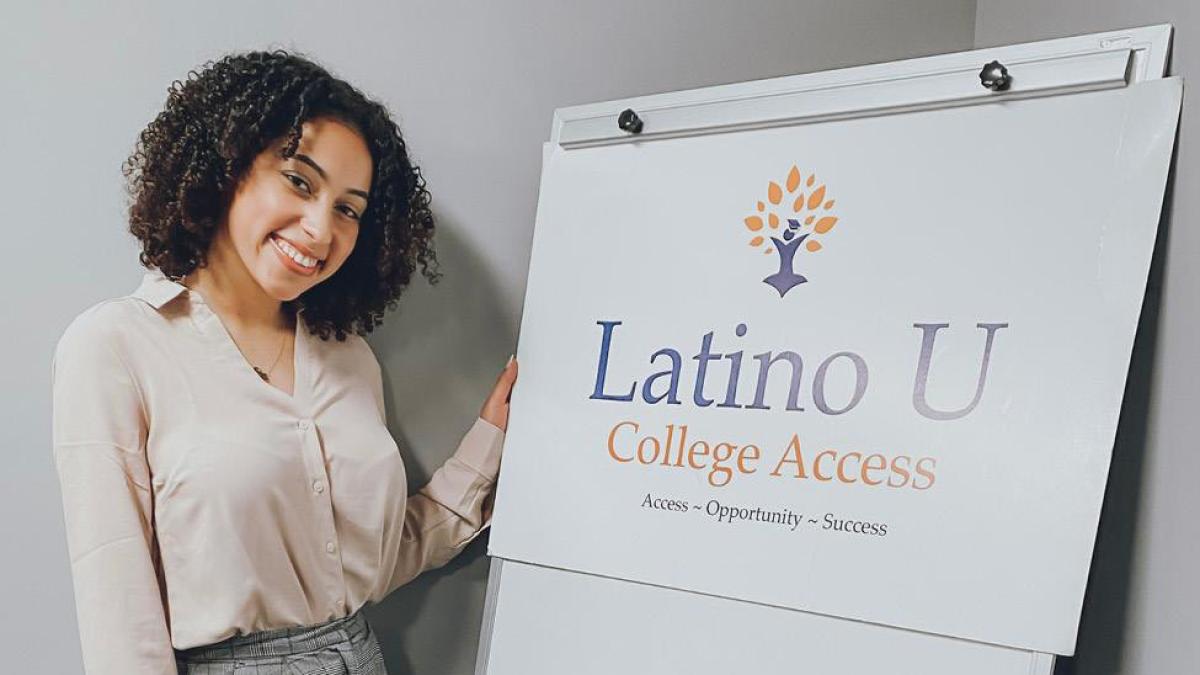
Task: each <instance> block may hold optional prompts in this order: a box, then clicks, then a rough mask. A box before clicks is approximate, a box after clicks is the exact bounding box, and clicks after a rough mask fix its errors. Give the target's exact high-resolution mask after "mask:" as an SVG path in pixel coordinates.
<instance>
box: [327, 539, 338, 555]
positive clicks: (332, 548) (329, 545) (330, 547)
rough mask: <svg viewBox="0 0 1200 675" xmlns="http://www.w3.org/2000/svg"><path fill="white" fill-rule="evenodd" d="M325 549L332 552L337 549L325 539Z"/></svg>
mask: <svg viewBox="0 0 1200 675" xmlns="http://www.w3.org/2000/svg"><path fill="white" fill-rule="evenodd" d="M325 550H326V551H328V552H329V553H333V552H334V551H335V550H337V547H336V546H334V545H333V542H332V541H327V542H325Z"/></svg>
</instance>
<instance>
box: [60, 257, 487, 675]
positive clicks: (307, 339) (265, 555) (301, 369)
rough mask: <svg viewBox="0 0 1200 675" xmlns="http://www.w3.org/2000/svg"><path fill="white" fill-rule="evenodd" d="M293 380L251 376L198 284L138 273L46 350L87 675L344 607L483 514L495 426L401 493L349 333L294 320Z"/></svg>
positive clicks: (431, 558) (397, 462)
mask: <svg viewBox="0 0 1200 675" xmlns="http://www.w3.org/2000/svg"><path fill="white" fill-rule="evenodd" d="M295 345H296V347H295V371H296V378H295V391H294V395H292V396H288V395H287V394H286V393H285V392H283V391H281V390H279V389H277V388H276V387H274V386H272V385H270V384H268V383H266V382H264V381H263V380H262V379H260V378H259V376H258V375H257V374H255V372H254V371H253V370H252V369H251V367H250V365H249V364H248V362H247V361H246V360H245V358H244V357H243V356H242V354H241V352H240V351H238V348H237V345H236V344H235V343H234V342H233V340H232V338H231V337H230V336H229V333H228V332H227V331H226V330H225V327H224V325H223V324H222V323H221V320H220V318H219V317H218V316H217V315H216V313H214V312H213V311H212V310H211V309H210V308H209V307H208V306H207V305H206V304H205V302H204V300H203V298H202V297H201V296H200V294H199V293H197V292H195V291H192V290H189V289H188V288H187V287H186V286H183V285H181V284H178V283H176V282H174V281H171V280H170V279H168V278H166V277H165V276H163V275H162V273H161V272H158V271H152V272H149V273H147V274H146V275H145V277H144V278H143V280H142V283H141V285H140V286H139V287H138V288H137V290H136V291H134V292H133V293H132V294H131V295H127V296H124V297H120V298H114V299H110V300H105V301H103V302H100V303H98V304H96V305H94V306H92V307H90V308H89V309H87V310H85V311H84V312H83V313H81V314H80V315H79V316H78V317H77V318H75V319H74V320H73V321H72V322H71V324H70V325H69V326H68V327H67V329H66V331H65V332H64V334H63V335H62V337H61V338H60V339H59V342H58V344H57V346H56V348H55V353H54V360H53V363H52V366H51V372H52V379H53V443H54V458H55V463H56V466H57V470H58V475H59V480H60V483H61V487H62V496H63V507H64V513H65V520H66V530H67V538H68V549H69V551H70V555H71V569H72V574H73V579H74V586H75V601H76V610H77V617H78V620H79V629H80V637H81V642H82V646H83V657H84V665H85V668H86V670H87V672H88V673H90V674H91V675H141V674H145V675H151V674H152V675H164V674H165V673H174V672H175V660H174V652H173V649H186V648H188V647H193V646H197V645H202V644H210V643H213V642H218V641H220V640H223V639H225V638H227V637H230V636H233V635H235V634H241V633H249V632H253V631H260V630H268V629H273V628H281V627H285V626H304V625H311V624H316V623H320V622H323V621H327V620H329V619H334V618H339V617H343V616H347V615H349V614H351V613H353V612H355V611H357V610H358V609H359V608H360V607H362V606H363V605H365V604H368V603H372V602H376V601H378V600H380V599H382V598H383V597H384V596H386V595H388V594H389V593H390V592H391V591H393V590H394V589H396V588H397V587H398V586H400V585H402V584H404V583H405V582H407V581H409V580H410V579H412V578H413V577H415V576H416V575H417V574H419V573H420V572H422V571H423V570H427V569H430V568H433V567H437V566H439V565H442V564H444V563H445V562H446V561H448V560H449V559H450V558H452V557H453V556H454V555H455V554H456V553H458V552H459V551H460V550H461V549H462V548H463V547H464V546H465V545H466V544H467V542H469V541H471V540H472V539H474V538H475V537H476V536H477V535H478V534H479V533H480V532H481V531H482V530H483V529H484V528H485V527H487V526H488V524H489V523H490V518H491V503H492V499H491V497H492V494H493V485H494V481H495V477H496V475H497V472H498V470H499V465H500V453H501V445H502V443H503V440H504V432H503V431H501V430H500V429H499V428H497V427H496V426H494V425H492V424H491V423H489V422H487V421H486V420H484V419H482V418H476V419H475V421H474V423H473V425H472V426H471V428H470V429H469V430H468V431H467V432H466V435H465V436H464V437H463V439H462V442H461V443H460V444H459V446H458V449H457V450H456V451H455V453H454V455H453V456H452V457H450V458H449V460H447V461H446V463H445V464H444V465H443V466H442V467H441V468H440V469H438V470H437V472H436V473H434V475H433V478H432V479H431V480H430V481H429V484H428V485H426V486H425V487H424V488H422V489H421V490H420V491H419V492H417V493H416V494H413V495H411V496H409V495H408V493H407V487H406V479H405V471H404V464H403V462H402V461H401V458H400V454H399V449H398V448H397V445H396V442H395V440H394V439H393V438H392V436H391V434H390V433H389V432H388V429H387V426H386V414H385V412H384V401H383V386H382V378H381V374H380V368H379V363H378V361H377V360H376V359H375V355H374V354H373V353H372V351H371V348H370V346H369V345H368V344H367V342H366V340H364V339H363V338H362V337H360V336H357V335H351V336H350V337H348V338H347V339H346V341H344V342H338V341H337V340H336V339H330V340H329V341H324V340H321V339H320V338H318V337H316V336H313V335H311V334H309V332H308V330H307V329H306V328H304V322H303V312H301V313H300V315H299V318H298V319H297V321H296V342H295Z"/></svg>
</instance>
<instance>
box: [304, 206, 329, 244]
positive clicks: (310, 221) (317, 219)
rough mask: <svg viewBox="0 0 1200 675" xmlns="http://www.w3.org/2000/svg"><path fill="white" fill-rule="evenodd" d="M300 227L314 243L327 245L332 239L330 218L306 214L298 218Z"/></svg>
mask: <svg viewBox="0 0 1200 675" xmlns="http://www.w3.org/2000/svg"><path fill="white" fill-rule="evenodd" d="M300 227H301V229H303V230H304V231H305V232H306V233H307V234H308V236H309V237H310V238H311V239H312V241H313V243H314V244H317V245H320V246H327V245H329V242H330V241H332V239H333V222H332V218H329V217H326V216H322V215H313V214H306V215H304V216H302V217H301V218H300Z"/></svg>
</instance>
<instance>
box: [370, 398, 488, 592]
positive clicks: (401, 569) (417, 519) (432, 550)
mask: <svg viewBox="0 0 1200 675" xmlns="http://www.w3.org/2000/svg"><path fill="white" fill-rule="evenodd" d="M503 444H504V432H503V431H502V430H501V429H500V428H498V427H496V426H495V425H493V424H492V423H490V422H488V421H487V420H485V419H483V418H482V417H477V418H475V423H474V424H473V425H472V426H471V428H470V430H468V431H467V433H466V435H465V436H464V437H463V439H462V442H461V443H459V446H458V449H457V450H456V451H455V452H454V454H453V455H452V456H451V457H450V459H448V460H446V463H445V464H443V465H442V466H441V467H440V468H439V469H438V470H437V471H435V472H434V474H433V477H432V478H431V479H430V480H429V483H427V484H426V485H425V487H423V488H421V490H420V491H419V492H417V493H416V494H414V495H412V496H410V497H409V498H408V503H407V507H406V510H405V514H404V531H403V534H402V536H401V540H400V551H399V556H398V558H397V563H396V567H395V569H394V571H393V572H392V578H391V580H390V582H389V583H388V592H389V593H390V592H391V591H392V590H395V589H396V588H398V587H400V586H401V585H403V584H405V583H407V582H408V581H410V580H412V579H413V578H414V577H416V576H417V575H418V574H420V573H421V572H424V571H426V570H430V569H434V568H436V567H441V566H442V565H444V564H446V563H447V562H449V561H450V559H451V558H453V557H454V556H456V555H458V553H459V552H460V551H462V549H463V548H464V547H465V546H466V545H467V544H468V543H470V542H471V541H472V540H473V539H475V538H476V537H478V536H479V534H480V533H481V532H483V530H484V529H486V528H487V526H488V525H490V524H491V521H492V502H493V498H494V496H495V482H496V475H497V474H498V473H499V471H500V455H501V449H502V447H503Z"/></svg>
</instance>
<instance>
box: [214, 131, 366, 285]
mask: <svg viewBox="0 0 1200 675" xmlns="http://www.w3.org/2000/svg"><path fill="white" fill-rule="evenodd" d="M302 131H303V135H302V136H301V139H300V143H299V146H298V147H297V149H296V153H295V154H294V155H292V156H291V157H286V158H285V157H280V156H279V151H280V149H281V148H283V146H284V145H285V142H286V139H280V140H278V141H276V142H275V143H273V144H272V145H271V146H269V147H268V148H267V149H266V150H264V151H263V152H261V153H259V155H258V156H257V157H256V158H255V160H254V162H253V164H252V165H251V167H250V168H249V170H248V171H247V173H246V175H245V177H244V178H243V179H242V182H241V183H240V185H239V186H238V188H237V191H236V192H235V193H234V196H233V201H232V202H231V203H230V206H229V213H228V215H227V217H226V223H225V225H226V227H223V228H222V230H223V232H221V234H222V235H225V236H224V237H219V238H225V239H226V241H224V242H220V241H218V242H216V243H217V245H222V244H224V245H227V246H231V247H232V248H233V250H234V251H235V252H236V254H237V257H238V258H239V259H240V260H241V262H242V264H243V265H244V266H245V268H246V270H247V271H248V272H249V273H250V276H251V277H253V278H254V280H255V281H256V282H258V285H259V286H261V287H262V289H263V291H265V292H266V293H267V295H269V296H271V297H273V298H275V299H277V300H280V301H287V300H293V299H295V298H296V297H298V296H300V295H301V294H303V293H304V292H305V291H307V290H308V289H310V288H312V287H313V286H316V285H317V284H319V283H321V282H322V281H324V280H325V279H328V278H329V277H331V276H333V274H334V273H335V272H337V270H338V268H340V267H341V266H342V264H343V263H344V262H346V259H347V258H348V257H349V256H350V252H351V251H353V250H354V244H355V242H356V241H357V240H358V228H359V219H360V218H361V217H362V214H363V212H364V211H365V210H366V207H367V198H368V195H367V191H368V190H369V188H370V185H371V172H372V162H371V153H370V150H369V149H368V148H367V145H366V142H365V141H364V140H363V138H362V136H360V135H359V134H358V132H357V131H355V130H354V129H353V128H351V127H348V126H346V125H345V124H343V123H341V122H339V121H336V120H333V119H327V118H320V119H314V120H310V121H308V122H305V123H304V125H303V127H302Z"/></svg>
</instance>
